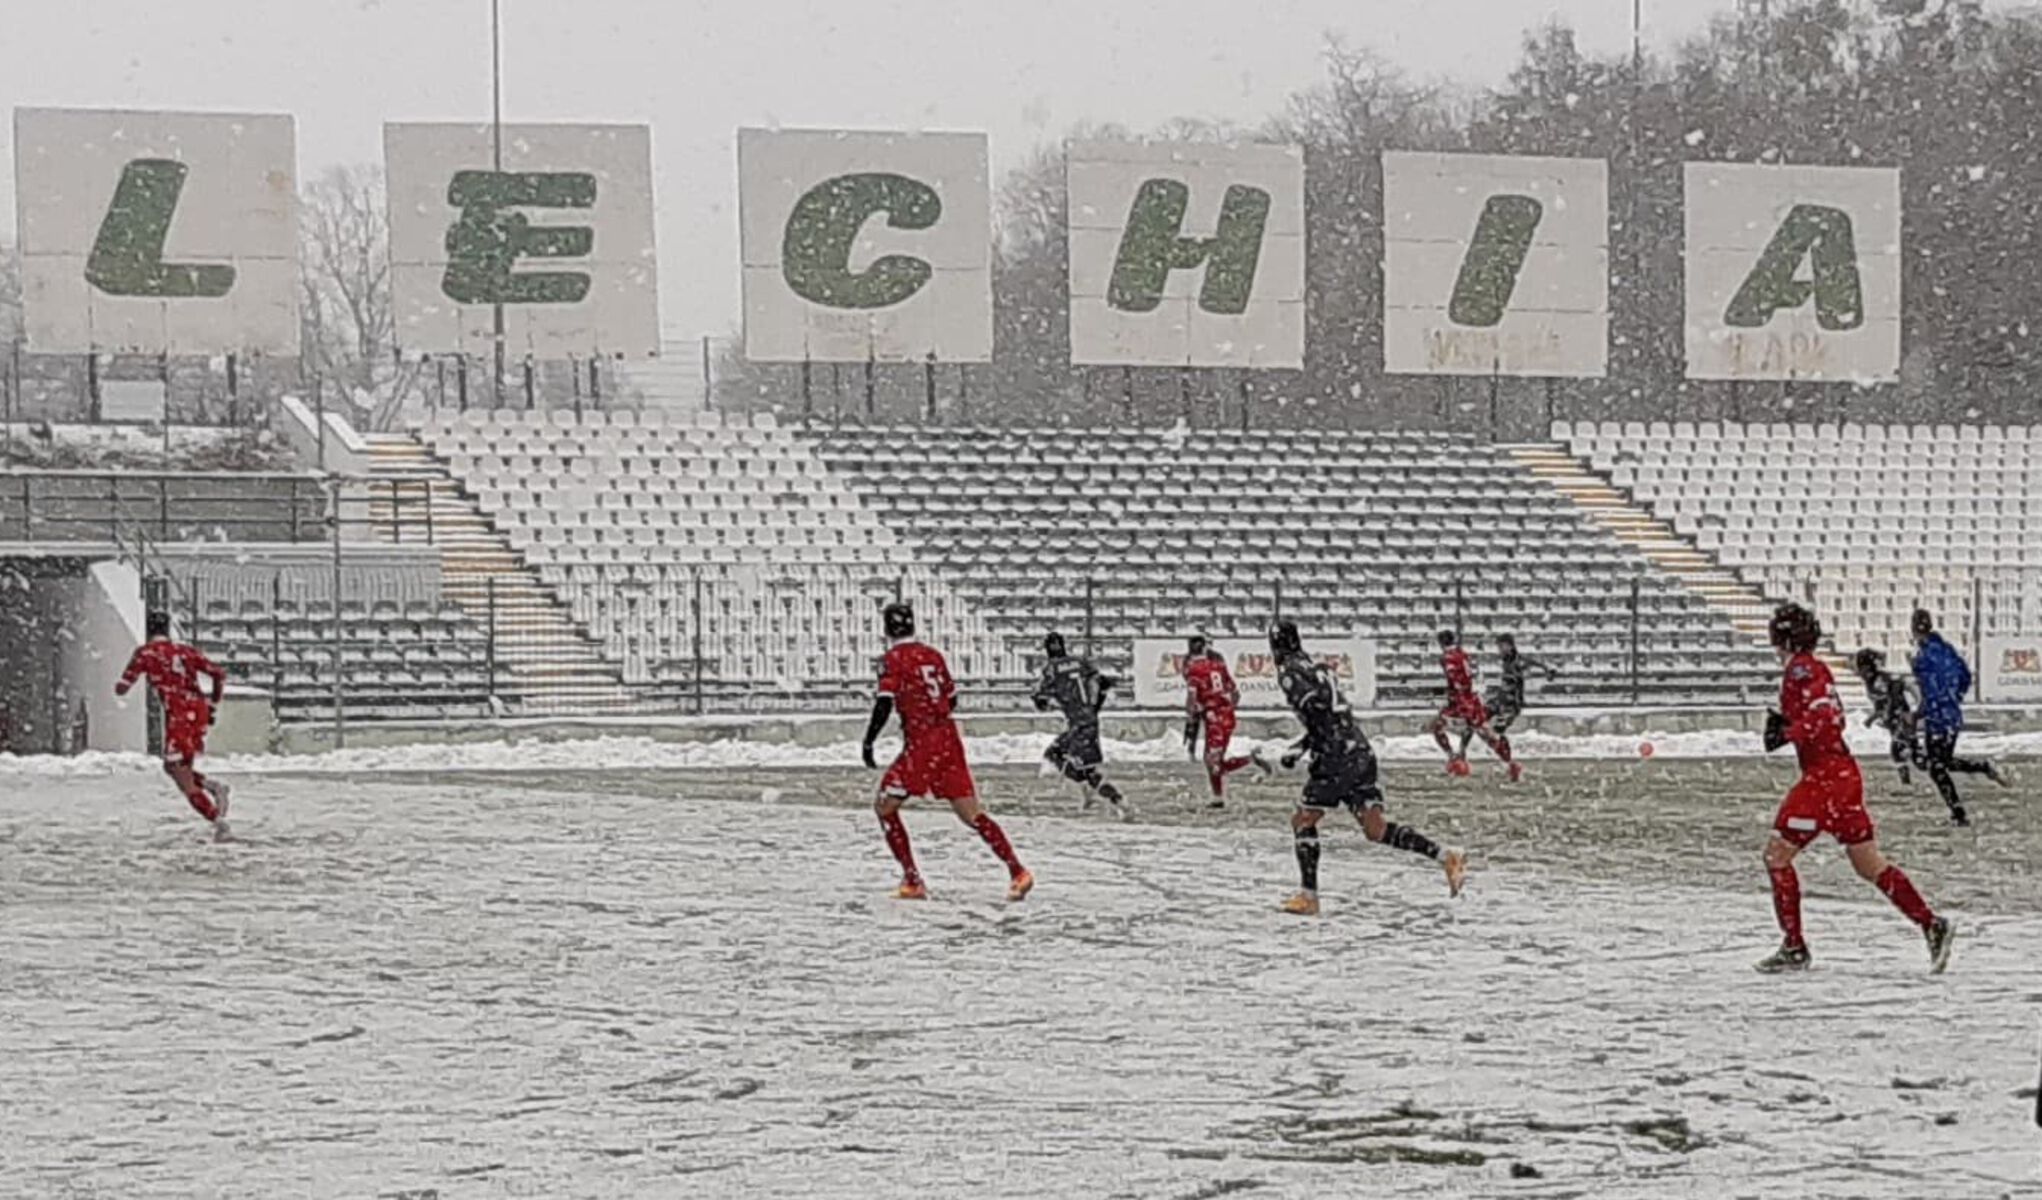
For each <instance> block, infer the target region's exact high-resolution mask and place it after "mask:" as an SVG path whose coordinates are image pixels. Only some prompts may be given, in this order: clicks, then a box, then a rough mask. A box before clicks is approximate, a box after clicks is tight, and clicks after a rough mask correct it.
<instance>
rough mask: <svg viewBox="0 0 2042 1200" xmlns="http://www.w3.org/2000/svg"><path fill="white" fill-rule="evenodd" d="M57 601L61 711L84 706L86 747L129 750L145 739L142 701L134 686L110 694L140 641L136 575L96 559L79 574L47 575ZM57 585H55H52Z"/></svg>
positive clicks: (141, 745) (55, 618) (55, 622)
mask: <svg viewBox="0 0 2042 1200" xmlns="http://www.w3.org/2000/svg"><path fill="white" fill-rule="evenodd" d="M52 585H53V587H52V590H53V592H55V593H56V597H55V598H57V599H59V601H60V602H61V604H62V605H63V607H62V609H60V610H58V611H55V612H52V613H51V614H50V619H51V624H52V626H53V627H57V628H61V629H62V631H63V632H62V633H61V634H59V637H60V639H61V640H62V644H63V651H62V658H61V662H62V665H63V685H64V689H65V693H66V699H67V701H68V703H67V706H66V707H67V711H70V712H74V713H75V712H76V711H77V709H78V707H79V706H80V705H81V704H82V705H83V707H84V710H85V729H86V739H85V748H86V749H88V750H134V751H140V750H143V749H145V748H146V746H147V743H148V712H149V709H148V704H147V702H146V701H145V700H144V699H143V697H142V695H141V693H140V692H139V691H131V692H129V693H128V694H127V696H126V697H125V698H116V697H115V696H114V694H113V685H114V684H115V683H117V682H119V680H120V677H121V669H122V668H123V667H126V666H127V664H128V656H129V655H130V654H132V653H133V652H134V649H135V647H136V646H138V645H140V644H141V643H142V581H141V579H140V577H139V576H137V575H136V573H135V569H134V568H133V567H131V566H129V565H128V564H126V563H120V562H96V563H92V564H90V565H89V566H87V567H86V569H85V574H84V575H82V576H78V577H74V578H72V579H69V580H61V581H52ZM57 585H61V586H57Z"/></svg>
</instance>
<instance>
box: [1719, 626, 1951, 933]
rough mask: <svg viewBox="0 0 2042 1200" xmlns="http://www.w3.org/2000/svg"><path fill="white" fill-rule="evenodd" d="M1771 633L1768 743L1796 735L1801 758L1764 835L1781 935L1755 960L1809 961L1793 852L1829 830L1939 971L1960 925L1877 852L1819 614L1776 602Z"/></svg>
mask: <svg viewBox="0 0 2042 1200" xmlns="http://www.w3.org/2000/svg"><path fill="white" fill-rule="evenodd" d="M1769 633H1770V636H1771V638H1772V643H1773V649H1774V651H1775V652H1776V653H1778V654H1779V656H1780V661H1781V662H1782V663H1783V664H1785V666H1786V674H1785V676H1784V677H1783V678H1782V679H1781V680H1780V707H1779V708H1778V709H1777V710H1774V711H1770V712H1768V713H1766V725H1765V748H1766V750H1767V751H1768V752H1770V751H1773V750H1777V749H1779V748H1780V747H1781V746H1785V745H1789V744H1791V745H1792V746H1793V747H1794V753H1795V754H1796V755H1797V756H1798V757H1799V758H1800V760H1801V780H1800V782H1798V783H1796V784H1795V785H1794V786H1793V788H1792V789H1791V790H1790V791H1788V792H1787V798H1786V799H1785V800H1783V801H1781V802H1780V811H1779V813H1778V815H1776V816H1775V817H1774V818H1773V836H1772V840H1771V841H1769V842H1767V843H1766V848H1765V865H1766V870H1767V871H1768V872H1770V873H1771V875H1772V881H1773V912H1774V913H1775V914H1776V915H1777V916H1778V917H1779V921H1780V933H1781V935H1782V940H1781V942H1780V948H1779V949H1778V950H1777V951H1775V952H1773V954H1772V955H1770V956H1769V957H1767V958H1765V959H1763V960H1761V961H1760V962H1759V963H1758V969H1759V970H1761V971H1764V972H1767V973H1768V974H1771V973H1776V972H1780V971H1803V970H1806V969H1807V968H1808V962H1809V957H1808V943H1807V942H1806V941H1804V940H1803V939H1802V936H1801V879H1800V876H1798V875H1796V874H1795V873H1794V856H1795V855H1797V854H1799V853H1800V852H1801V851H1802V850H1803V849H1805V848H1806V847H1807V845H1808V843H1810V842H1812V841H1814V840H1815V839H1816V838H1817V837H1819V836H1821V835H1822V834H1825V833H1826V834H1828V835H1830V836H1831V837H1833V838H1835V839H1836V840H1837V841H1839V842H1842V843H1843V849H1844V854H1845V855H1847V856H1848V857H1849V858H1850V860H1851V866H1852V867H1853V868H1854V869H1855V870H1856V871H1857V873H1858V874H1859V875H1860V876H1861V877H1863V878H1864V879H1865V880H1866V881H1867V882H1868V883H1871V884H1873V885H1874V886H1876V887H1877V888H1878V889H1879V890H1880V891H1881V892H1884V893H1885V895H1886V898H1887V899H1888V900H1891V901H1892V902H1893V907H1895V908H1897V909H1899V910H1900V911H1901V913H1902V914H1903V915H1905V916H1906V917H1907V919H1908V920H1910V921H1912V922H1914V923H1915V925H1916V926H1917V927H1919V928H1920V929H1921V931H1922V935H1923V936H1924V937H1925V938H1927V939H1928V944H1929V970H1930V971H1931V972H1934V973H1937V974H1940V973H1941V972H1942V970H1943V968H1944V967H1946V966H1948V965H1949V963H1950V945H1951V943H1952V942H1953V941H1954V940H1955V939H1956V935H1957V930H1956V927H1955V926H1954V925H1952V924H1951V923H1950V922H1949V921H1948V920H1946V919H1944V918H1942V917H1939V916H1937V915H1936V914H1935V913H1933V912H1931V911H1930V910H1929V906H1928V904H1927V903H1926V902H1924V901H1923V900H1922V898H1921V894H1920V893H1919V892H1917V891H1915V890H1914V884H1913V883H1912V882H1910V881H1909V880H1908V878H1907V872H1905V871H1903V870H1901V869H1900V868H1899V867H1898V866H1895V865H1894V864H1892V863H1890V862H1888V861H1886V857H1885V856H1884V855H1882V854H1880V853H1879V836H1878V831H1877V830H1875V829H1874V828H1873V827H1872V815H1871V814H1870V813H1869V812H1866V811H1865V780H1864V777H1863V776H1862V775H1860V774H1858V762H1857V760H1856V759H1855V758H1852V757H1851V752H1850V749H1849V748H1848V747H1846V746H1845V745H1844V740H1843V734H1844V724H1845V722H1844V711H1843V700H1842V698H1841V697H1839V696H1838V695H1837V693H1836V681H1835V680H1833V679H1831V678H1830V674H1829V668H1828V667H1826V666H1824V665H1823V664H1822V660H1821V659H1819V658H1817V657H1815V647H1816V644H1817V643H1818V642H1819V641H1820V640H1821V638H1822V626H1821V624H1820V623H1818V622H1817V621H1816V619H1815V614H1814V613H1811V612H1809V611H1808V610H1807V609H1805V608H1803V607H1801V606H1800V605H1798V604H1783V605H1781V606H1780V607H1779V608H1778V609H1776V610H1775V611H1774V612H1773V619H1772V624H1771V626H1770V629H1769Z"/></svg>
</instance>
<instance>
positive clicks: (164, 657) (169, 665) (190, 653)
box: [113, 612, 228, 838]
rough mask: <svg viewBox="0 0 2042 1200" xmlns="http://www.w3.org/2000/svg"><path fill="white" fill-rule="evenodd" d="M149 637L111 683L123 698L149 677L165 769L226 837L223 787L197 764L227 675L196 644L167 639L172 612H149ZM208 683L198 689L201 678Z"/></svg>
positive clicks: (216, 834) (217, 832)
mask: <svg viewBox="0 0 2042 1200" xmlns="http://www.w3.org/2000/svg"><path fill="white" fill-rule="evenodd" d="M146 629H147V632H148V635H149V640H148V641H146V642H143V643H142V644H141V645H140V646H137V647H135V652H134V654H133V655H131V656H130V657H129V658H128V666H127V669H126V670H124V671H122V672H121V678H120V682H119V683H117V684H115V685H114V689H113V693H114V695H116V696H125V695H127V694H128V689H129V688H131V687H133V686H135V680H137V679H140V678H142V677H143V676H147V677H148V679H149V686H150V687H152V688H154V689H155V690H156V695H157V698H158V699H160V700H161V701H162V702H163V773H164V774H166V775H168V776H170V779H171V782H173V783H175V784H176V785H177V790H178V791H180V792H182V793H184V798H185V800H186V801H187V802H189V803H190V804H191V807H192V810H193V811H194V812H196V813H198V815H200V816H202V817H204V818H205V819H206V820H208V821H211V822H212V823H213V836H214V837H215V838H224V837H226V836H227V795H228V788H227V785H226V784H224V783H222V782H220V781H219V780H217V779H207V778H206V777H205V776H204V775H201V774H199V771H198V767H197V766H196V765H195V764H196V763H197V761H198V756H199V755H200V754H203V753H204V752H205V749H206V730H208V729H210V728H211V727H212V724H213V711H214V710H215V709H217V708H218V707H219V706H220V699H221V697H223V696H224V695H225V694H226V691H227V673H226V672H225V671H223V670H221V669H220V668H219V667H218V666H216V665H214V663H213V661H212V660H211V659H209V658H207V657H206V656H205V655H204V654H203V653H201V652H200V650H199V648H198V647H196V646H188V645H185V644H184V643H182V642H174V641H172V640H170V614H169V613H166V612H152V613H150V614H149V615H148V618H147V626H146ZM201 678H204V679H206V680H209V681H210V683H211V686H210V688H209V689H208V690H205V691H201V690H200V688H199V680H200V679H201Z"/></svg>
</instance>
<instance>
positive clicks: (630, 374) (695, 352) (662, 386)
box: [613, 338, 709, 412]
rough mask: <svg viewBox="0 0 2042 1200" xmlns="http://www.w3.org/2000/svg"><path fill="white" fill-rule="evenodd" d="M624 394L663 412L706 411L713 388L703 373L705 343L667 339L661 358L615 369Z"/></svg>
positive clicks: (662, 343) (631, 361)
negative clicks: (703, 346)
mask: <svg viewBox="0 0 2042 1200" xmlns="http://www.w3.org/2000/svg"><path fill="white" fill-rule="evenodd" d="M613 372H614V374H615V376H616V382H617V384H618V387H619V389H620V391H621V392H622V393H623V394H624V395H626V396H636V397H637V398H638V401H639V404H640V406H641V407H643V408H645V409H648V410H657V411H660V412H702V411H703V410H705V409H707V408H708V407H709V389H708V385H707V381H706V380H705V379H704V378H703V374H702V340H701V339H699V338H687V339H673V338H665V339H662V340H661V341H660V344H659V357H658V358H641V359H626V360H623V361H621V362H618V363H617V364H616V365H615V367H614V368H613Z"/></svg>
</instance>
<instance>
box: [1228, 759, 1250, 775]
mask: <svg viewBox="0 0 2042 1200" xmlns="http://www.w3.org/2000/svg"><path fill="white" fill-rule="evenodd" d="M1254 763H1255V760H1254V759H1252V758H1245V757H1243V758H1230V759H1227V760H1226V761H1225V762H1223V763H1221V764H1220V774H1222V775H1232V774H1233V773H1234V772H1236V771H1239V770H1241V769H1242V768H1244V767H1249V766H1253V765H1254Z"/></svg>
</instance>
